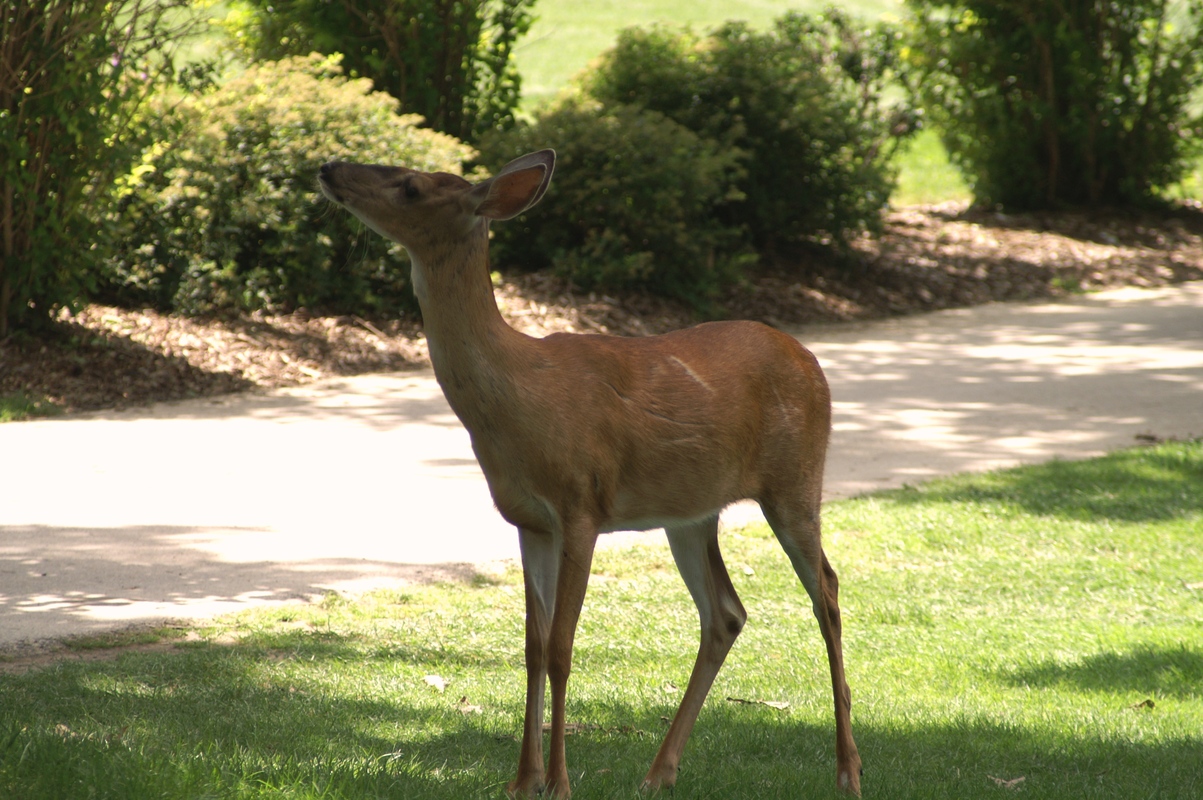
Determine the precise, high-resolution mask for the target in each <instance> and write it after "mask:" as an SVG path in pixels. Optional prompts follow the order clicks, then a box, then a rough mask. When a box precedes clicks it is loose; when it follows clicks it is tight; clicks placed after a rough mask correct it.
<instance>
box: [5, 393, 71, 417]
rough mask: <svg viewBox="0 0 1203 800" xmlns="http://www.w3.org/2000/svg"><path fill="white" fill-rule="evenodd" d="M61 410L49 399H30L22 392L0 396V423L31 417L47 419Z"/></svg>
mask: <svg viewBox="0 0 1203 800" xmlns="http://www.w3.org/2000/svg"><path fill="white" fill-rule="evenodd" d="M60 412H61V409H60V408H59V407H58V406H57V405H55V404H54V402H53V401H51V400H50V399H49V398H45V397H30V396H29V395H27V394H25V393H24V392H17V393H15V394H8V395H0V422H19V421H21V420H26V419H30V418H31V417H49V416H54V415H55V414H58V413H60Z"/></svg>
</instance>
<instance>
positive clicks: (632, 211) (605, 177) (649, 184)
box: [481, 98, 747, 307]
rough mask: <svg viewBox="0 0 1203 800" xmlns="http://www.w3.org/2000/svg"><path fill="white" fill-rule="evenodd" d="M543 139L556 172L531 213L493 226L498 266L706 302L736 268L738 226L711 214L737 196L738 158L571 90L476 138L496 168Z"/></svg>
mask: <svg viewBox="0 0 1203 800" xmlns="http://www.w3.org/2000/svg"><path fill="white" fill-rule="evenodd" d="M543 147H554V148H555V149H556V152H557V164H556V175H555V179H554V180H553V181H552V183H551V188H550V189H548V192H547V196H546V197H545V198H544V199H543V202H542V203H540V205H538V206H537V207H536V208H534V209H533V210H532V211H531V212H529V213H527V214H524V215H522V216H520V217H518V218H517V219H515V220H512V221H509V222H506V223H504V224H501V225H498V226H497V227H496V228H495V246H494V255H495V257H496V258H497V259H498V263H499V264H502V265H503V266H521V267H523V268H526V269H539V268H545V267H551V268H553V269H554V270H555V271H557V272H558V273H560V274H562V275H565V276H567V277H569V278H571V279H572V281H573V282H574V283H576V284H577V285H578V286H580V287H581V288H584V289H590V288H593V287H615V288H641V289H647V290H650V291H653V292H656V293H659V294H663V295H668V296H672V297H678V298H681V299H684V300H686V301H688V302H691V303H693V304H695V305H697V306H700V307H704V306H705V304H706V302H707V300H708V299H709V298H710V297H711V296H712V295H713V293H714V292H715V291H716V290H717V289H718V288H719V287H720V286H721V285H722V284H723V283H724V282H726V281H729V280H731V279H732V278H734V277H735V276H736V275H737V274H738V266H739V262H740V261H741V260H744V259H746V258H747V256H746V255H742V254H741V250H740V243H739V234H738V231H736V230H735V229H733V228H730V227H724V226H723V225H721V224H718V223H716V221H715V220H714V219H713V215H714V209H715V207H716V205H717V204H719V203H721V202H726V201H730V200H732V199H734V197H735V191H736V190H735V188H734V184H735V180H736V179H737V178H738V176H739V174H740V172H739V168H738V166H737V163H736V162H737V157H736V155H735V154H734V153H733V152H732V151H729V150H725V149H723V148H721V147H720V146H718V145H717V144H716V143H714V142H712V141H709V140H707V139H704V138H702V137H700V136H698V135H697V134H695V133H693V132H691V131H689V130H688V129H686V128H684V127H682V126H681V125H678V124H677V123H675V122H673V121H672V120H670V119H668V118H666V117H664V116H663V115H661V114H658V113H655V112H651V111H644V110H641V109H637V108H633V107H630V106H622V105H618V106H613V107H608V108H607V107H602V106H601V105H599V104H597V103H596V102H592V101H588V100H584V99H581V98H568V99H565V100H563V101H561V103H560V104H559V105H558V106H557V107H555V108H553V109H551V110H548V111H545V112H543V113H541V114H540V115H538V117H537V118H536V120H535V121H534V123H533V124H530V125H526V126H522V127H519V128H517V129H515V130H513V131H510V132H508V133H504V134H499V135H493V136H490V137H486V139H485V140H483V141H482V142H481V159H482V161H483V163H484V164H485V165H486V166H487V167H489V168H490V169H492V170H493V171H496V170H497V169H499V168H500V167H501V166H503V165H504V164H505V163H506V162H508V161H509V160H510V159H512V158H514V157H515V156H518V155H520V154H522V153H525V152H530V151H532V150H537V149H540V148H543Z"/></svg>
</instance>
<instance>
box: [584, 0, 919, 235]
mask: <svg viewBox="0 0 1203 800" xmlns="http://www.w3.org/2000/svg"><path fill="white" fill-rule="evenodd" d="M897 36H898V34H897V32H896V31H894V30H893V29H891V28H889V27H887V26H884V25H879V26H876V27H872V28H866V27H863V26H862V25H860V24H859V23H855V22H853V21H852V19H851V18H849V17H847V16H845V15H844V14H842V13H840V12H838V11H835V10H834V9H833V10H829V11H827V12H825V13H824V14H823V15H821V16H815V17H808V16H804V15H801V14H796V13H791V14H787V15H786V16H784V17H782V18H781V19H779V20H777V22H776V23H775V26H774V28H773V29H772V30H771V31H769V32H766V33H757V32H755V31H753V30H751V29H750V28H749V27H748V26H747V25H746V24H744V23H739V22H730V23H727V24H725V25H723V26H722V27H720V28H718V29H717V30H715V31H713V32H712V33H711V34H710V35H708V36H705V37H698V36H696V35H694V34H692V33H689V32H677V31H670V30H667V29H664V28H655V29H651V30H638V29H629V30H626V31H624V32H622V34H621V35H620V36H619V39H618V43H617V45H616V46H615V47H614V49H613V50H611V51H609V52H608V53H607V54H606V55H605V56H604V57H603V58H602V61H601V63H600V65H599V66H598V67H597V68H596V69H595V70H594V71H592V73H591V75H590V77H588V78H587V79H586V81H585V90H586V91H587V92H588V93H589V94H591V95H592V96H593V97H596V98H597V99H599V100H600V101H602V102H603V103H604V104H607V105H613V104H620V103H621V104H633V105H636V106H639V107H641V108H646V109H650V110H653V111H657V112H660V113H662V114H664V115H666V116H668V117H670V118H671V119H673V120H675V121H676V122H678V123H680V124H682V125H684V126H685V127H687V128H689V129H690V130H692V131H694V132H695V133H697V134H698V135H699V136H702V137H705V138H707V139H711V140H714V141H716V142H719V143H721V145H722V146H723V147H724V148H727V149H729V150H731V152H734V153H737V154H739V156H740V158H741V163H742V164H743V166H744V168H745V172H744V176H743V178H742V180H741V182H740V184H739V188H740V190H741V191H740V193H739V194H740V196H739V199H738V200H733V201H732V202H729V203H728V204H726V207H725V208H724V210H723V218H724V220H725V221H726V223H727V224H728V225H733V226H737V227H741V228H743V229H745V230H746V231H747V232H748V233H749V234H750V235H751V236H752V239H753V241H754V242H755V243H756V245H757V246H759V247H761V248H764V247H772V246H773V245H774V244H776V243H777V242H781V241H787V242H788V241H799V240H814V239H820V240H822V239H831V240H836V241H843V240H845V239H846V238H847V236H848V235H849V234H850V233H851V232H854V231H858V230H861V229H865V228H868V229H878V228H879V226H880V211H881V209H882V207H883V206H884V205H885V204H886V202H887V200H888V198H889V195H890V191H891V190H892V188H893V185H894V173H893V170H892V169H891V168H890V166H889V162H890V158H891V157H892V155H893V153H894V150H895V148H896V146H897V144H898V143H899V141H900V137H901V135H902V134H904V133H907V132H908V131H909V130H910V128H911V125H910V111H909V109H908V108H907V107H905V106H904V105H897V104H896V105H893V106H891V105H890V104H888V103H887V102H886V101H885V99H884V94H883V92H884V89H885V87H886V85H887V82H888V81H889V80H890V79H891V76H892V75H893V69H894V65H895V63H896V43H897Z"/></svg>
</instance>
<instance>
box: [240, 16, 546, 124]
mask: <svg viewBox="0 0 1203 800" xmlns="http://www.w3.org/2000/svg"><path fill="white" fill-rule="evenodd" d="M245 1H246V4H247V7H248V9H249V12H250V13H249V14H247V13H243V14H241V15H238V14H236V15H234V19H235V20H236V22H235V24H234V25H233V27H234V29H235V32H236V34H238V35H239V38H240V40H241V41H242V42H243V44H244V45H245V46H246V49H247V50H248V51H249V52H250V53H251V55H252V57H253V58H255V59H259V60H273V59H279V58H284V57H286V56H292V55H305V54H308V53H309V52H310V51H317V52H321V53H325V54H327V55H331V54H334V53H342V54H343V55H344V58H345V61H344V65H345V67H346V69H347V71H348V72H349V73H350V74H351V75H354V76H362V77H366V78H371V79H372V80H373V81H374V82H375V86H376V89H378V90H380V91H386V92H389V93H390V94H392V95H393V96H394V97H396V98H397V99H398V100H399V101H400V103H401V109H402V111H404V112H406V113H413V114H419V115H421V116H422V117H424V118H425V119H426V121H427V122H428V123H429V124H430V125H431V127H433V128H435V129H436V130H440V131H443V132H444V133H449V134H451V135H452V136H457V137H459V138H461V139H466V140H468V141H475V140H476V138H477V137H478V136H479V135H480V134H482V133H484V132H485V131H487V130H492V129H495V128H507V127H510V126H511V125H512V124H513V122H514V110H515V109H516V108H517V106H518V101H519V99H520V78H519V75H518V72H517V70H516V68H515V67H514V65H513V63H512V61H511V55H512V54H513V47H514V43H515V42H516V41H517V40H518V38H519V37H521V36H522V34H524V33H526V31H527V30H528V29H529V28H530V23H531V15H530V10H529V9H530V6H531V5H532V4H533V2H534V0H456V2H446V0H385V2H380V0H334V2H331V0H299V2H288V3H280V2H276V0H245Z"/></svg>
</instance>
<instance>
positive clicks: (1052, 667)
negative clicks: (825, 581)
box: [0, 442, 1203, 800]
mask: <svg viewBox="0 0 1203 800" xmlns="http://www.w3.org/2000/svg"><path fill="white" fill-rule="evenodd" d="M825 520H826V521H825V526H826V528H825V530H826V536H827V549H828V552H829V555H830V557H831V559H832V561H833V563H834V564H835V566H836V568H837V570H839V572H840V576H841V585H842V605H843V608H844V615H845V627H846V630H845V647H846V656H847V661H848V668H849V682H850V683H851V686H852V691H853V699H854V704H853V723H854V727H855V731H856V735H857V740H858V744H859V746H860V751H861V754H862V757H863V758H864V762H865V777H864V788H865V795H866V797H879V798H892V799H893V798H967V797H995V796H997V797H1004V796H1011V795H1012V794H1022V796H1030V797H1042V798H1043V797H1047V798H1084V797H1085V798H1125V799H1127V798H1145V797H1165V798H1185V797H1196V796H1200V795H1201V794H1203V758H1201V757H1200V754H1201V753H1203V445H1201V444H1200V443H1198V442H1196V443H1177V444H1166V445H1161V446H1158V447H1155V448H1148V449H1139V450H1132V451H1126V452H1122V453H1118V454H1115V455H1112V456H1110V457H1108V458H1104V459H1100V460H1095V461H1086V462H1053V463H1051V464H1048V465H1045V466H1038V467H1029V468H1024V469H1018V470H1012V471H1006V472H1000V473H994V474H990V475H984V476H976V477H959V478H954V479H950V480H945V481H939V482H935V483H932V484H928V485H924V486H922V487H919V488H916V489H905V490H901V491H897V492H893V493H887V494H880V495H875V496H870V497H867V498H862V499H857V500H852V501H845V502H839V503H833V504H831V505H829V506H828V508H827V509H826V518H825ZM723 542H724V548H725V552H726V554H727V561H728V564H729V565H730V567H731V571H732V574H733V577H734V580H735V583H736V586H737V588H738V589H739V590H740V592H741V594H742V596H743V598H744V601H745V604H746V605H747V606H748V609H749V612H750V615H751V618H750V621H749V624H748V626H747V628H746V629H745V632H744V635H743V636H741V638H740V640H739V642H738V643H737V644H736V646H735V648H734V650H733V651H732V654H731V657H730V659H729V660H728V663H727V665H726V667H725V668H724V670H723V672H722V673H721V674H720V676H719V679H718V682H717V684H716V686H715V688H714V690H713V692H712V693H711V696H710V700H709V701H708V703H707V706H706V708H705V709H704V710H703V712H702V715H701V717H700V719H699V722H698V725H697V728H696V729H695V732H694V735H693V738H692V739H691V741H690V744H689V746H688V748H687V750H686V760H685V764H684V766H683V770H682V774H681V779H680V783H679V785H678V787H677V789H676V792H675V794H674V797H677V798H777V797H781V798H785V797H791V798H793V797H829V796H833V795H834V791H833V788H832V787H833V783H834V754H833V735H832V711H831V707H830V705H831V701H830V698H829V696H828V689H827V688H826V684H827V679H826V677H825V671H826V666H825V659H824V656H823V649H822V646H821V641H820V638H819V635H818V632H817V626H816V625H815V623H814V621H813V619H812V617H811V615H810V612H809V602H808V600H807V599H806V597H805V596H804V594H803V592H802V591H801V589H800V588H799V586H798V584H797V581H796V579H795V578H794V577H793V575H792V573H791V572H790V570H789V568H788V566H787V564H786V560H785V558H784V556H783V555H782V553H781V552H780V548H779V547H778V546H777V545H776V544H775V543H774V541H773V540H772V539H771V537H770V535H769V534H768V532H767V530H765V529H763V528H749V529H745V530H743V531H740V532H733V533H730V534H727V535H726V536H725V537H724V539H723ZM521 618H522V591H521V583H520V579H519V576H518V575H517V574H508V575H506V576H503V577H501V578H498V579H487V578H481V579H478V580H477V581H475V582H473V583H472V584H470V585H439V586H427V587H413V588H411V589H408V590H406V591H404V592H382V593H377V594H373V595H370V596H368V597H366V598H364V599H362V600H359V601H355V602H351V601H348V600H345V599H342V598H339V597H336V596H330V597H328V598H327V599H326V600H325V601H324V602H322V603H320V604H315V605H309V606H297V607H288V608H283V609H281V608H277V609H272V610H258V611H252V612H247V613H244V614H241V615H238V616H233V617H227V618H224V619H222V620H219V621H218V622H216V623H214V624H212V625H208V626H205V627H202V628H198V629H195V630H193V631H191V632H188V635H187V640H185V641H179V640H176V641H174V642H171V641H169V642H166V643H165V644H163V645H161V646H160V647H159V648H158V649H157V650H155V651H148V650H146V649H145V648H143V649H139V648H129V647H126V648H119V649H117V650H115V651H113V657H112V658H111V659H107V660H101V661H94V660H93V661H74V660H67V661H63V662H59V663H53V664H49V665H47V666H44V667H41V668H37V669H34V670H30V671H25V672H23V673H20V672H13V673H11V674H3V670H0V796H2V797H20V798H25V799H26V800H39V799H40V798H63V797H72V798H74V797H121V798H124V797H129V798H143V797H168V798H184V797H187V798H193V797H220V798H362V797H381V798H423V799H424V800H425V799H426V798H473V797H488V798H499V797H502V796H504V783H505V782H506V781H507V780H508V779H509V778H511V777H512V772H513V769H514V765H515V759H516V757H517V751H518V743H517V738H516V735H517V733H518V731H519V726H520V718H521V713H522V691H523V689H522V686H523V668H522V642H521V630H522V620H521ZM696 628H697V621H696V616H695V612H694V610H693V608H692V605H691V604H690V602H689V599H688V596H687V594H686V592H685V589H684V588H683V586H682V584H681V581H680V579H679V578H678V577H677V576H676V574H675V570H674V568H673V566H672V562H671V557H670V555H669V553H668V551H667V549H666V548H665V547H659V546H641V547H636V548H630V549H626V550H617V549H610V550H603V551H601V552H599V554H598V557H597V559H596V563H595V568H594V578H593V581H592V582H591V584H590V593H589V596H588V598H587V600H586V607H585V611H584V614H583V617H582V624H581V630H580V633H579V635H578V638H577V647H576V662H575V670H574V673H573V680H572V682H571V684H570V698H569V707H568V714H569V719H570V721H571V722H574V723H578V724H579V725H580V726H581V727H580V728H579V729H578V730H577V731H576V732H575V733H574V734H573V735H572V736H571V737H570V738H569V742H568V744H569V763H570V769H571V771H572V776H573V779H574V783H575V791H576V796H577V797H580V798H632V797H635V796H636V792H635V787H636V786H637V785H638V782H639V780H640V779H641V778H642V775H643V772H644V770H646V768H647V765H648V763H649V762H650V760H651V757H652V755H653V753H654V752H655V749H656V747H657V746H658V743H659V740H660V736H661V735H662V733H663V731H664V727H665V723H664V721H663V720H664V718H665V717H667V716H669V715H670V714H671V713H672V712H673V710H674V708H675V705H676V703H677V701H678V700H679V699H680V696H681V691H682V688H683V687H684V685H685V682H686V679H687V676H688V671H689V667H690V664H691V661H692V656H693V652H694V649H695V647H696ZM179 635H180V633H179V632H178V631H176V632H174V633H173V634H172V636H173V637H178V636H179ZM95 652H96V651H94V650H93V651H91V656H92V657H94V656H95ZM427 676H439V677H441V678H442V679H444V680H445V681H446V684H447V685H446V688H445V690H444V691H442V692H440V691H438V690H437V689H436V688H434V687H432V686H431V685H430V684H429V683H428V682H427V680H426V678H427ZM727 698H740V699H745V700H772V701H781V702H786V703H788V704H789V707H788V708H787V709H785V710H778V709H775V708H770V707H767V706H765V705H748V704H740V703H733V702H729V701H728V700H727ZM1149 700H1151V701H1152V706H1151V707H1150V706H1149V705H1148V704H1147V703H1146V701H1149ZM1020 778H1022V779H1023V780H1022V782H1020V783H1017V784H1013V786H1012V788H1011V789H1007V788H1004V787H1001V786H999V785H998V783H997V782H996V781H995V779H999V780H1002V781H1016V780H1018V779H1020Z"/></svg>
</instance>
